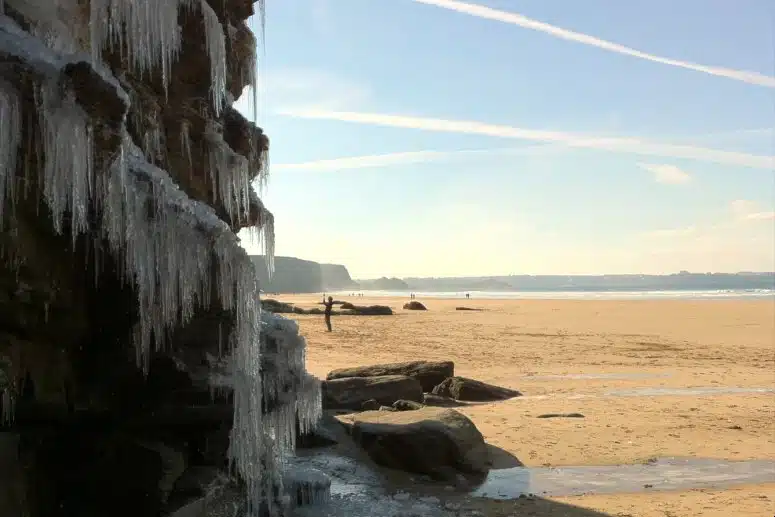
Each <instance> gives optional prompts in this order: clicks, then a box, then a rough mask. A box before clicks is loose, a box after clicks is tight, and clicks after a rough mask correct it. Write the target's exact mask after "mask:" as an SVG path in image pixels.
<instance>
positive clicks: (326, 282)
mask: <svg viewBox="0 0 775 517" xmlns="http://www.w3.org/2000/svg"><path fill="white" fill-rule="evenodd" d="M250 258H251V260H252V261H253V263H254V264H255V265H256V270H257V272H258V277H259V279H260V282H261V289H263V290H264V291H265V292H269V293H320V292H324V291H335V290H340V289H341V290H346V289H357V288H358V283H357V282H355V281H354V280H353V279H352V278H350V273H349V272H348V271H347V268H346V267H344V266H342V265H339V264H320V263H318V262H314V261H312V260H302V259H298V258H295V257H275V259H274V274H272V276H271V277H270V276H269V274H268V267H267V263H266V259H265V257H264V256H261V255H252V256H251V257H250Z"/></svg>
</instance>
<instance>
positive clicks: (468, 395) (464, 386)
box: [433, 377, 522, 402]
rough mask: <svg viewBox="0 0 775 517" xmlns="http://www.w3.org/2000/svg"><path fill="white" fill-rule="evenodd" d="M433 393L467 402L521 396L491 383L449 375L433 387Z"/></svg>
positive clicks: (514, 391) (490, 400) (491, 400)
mask: <svg viewBox="0 0 775 517" xmlns="http://www.w3.org/2000/svg"><path fill="white" fill-rule="evenodd" d="M433 395H438V396H442V397H449V398H452V399H456V400H464V401H468V402H493V401H497V400H507V399H511V398H514V397H520V396H522V394H521V393H520V392H518V391H516V390H512V389H508V388H501V387H500V386H493V385H492V384H487V383H484V382H481V381H476V380H474V379H467V378H465V377H450V378H449V379H446V380H444V381H443V382H442V383H441V384H439V385H438V386H436V387H435V388H433Z"/></svg>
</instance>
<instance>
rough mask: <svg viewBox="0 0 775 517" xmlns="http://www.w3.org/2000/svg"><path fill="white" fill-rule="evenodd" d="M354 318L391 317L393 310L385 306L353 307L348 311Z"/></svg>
mask: <svg viewBox="0 0 775 517" xmlns="http://www.w3.org/2000/svg"><path fill="white" fill-rule="evenodd" d="M350 310H351V311H353V314H355V315H356V316H392V314H393V309H391V308H390V307H388V306H387V305H353V307H352V308H351V309H350Z"/></svg>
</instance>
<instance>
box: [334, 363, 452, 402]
mask: <svg viewBox="0 0 775 517" xmlns="http://www.w3.org/2000/svg"><path fill="white" fill-rule="evenodd" d="M383 375H404V376H406V377H411V378H413V379H417V381H418V382H419V383H420V385H421V386H422V390H423V391H426V392H428V391H431V390H432V389H433V388H434V387H435V386H437V385H438V384H441V383H442V382H443V381H444V380H445V379H447V378H449V377H453V376H454V375H455V363H453V362H452V361H410V362H406V363H389V364H375V365H372V366H358V367H355V368H341V369H339V370H333V371H331V372H330V373H329V374H328V376H326V380H332V379H341V378H344V377H380V376H383ZM411 400H414V399H411ZM421 401H422V400H418V402H421Z"/></svg>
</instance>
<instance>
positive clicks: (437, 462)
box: [340, 408, 489, 480]
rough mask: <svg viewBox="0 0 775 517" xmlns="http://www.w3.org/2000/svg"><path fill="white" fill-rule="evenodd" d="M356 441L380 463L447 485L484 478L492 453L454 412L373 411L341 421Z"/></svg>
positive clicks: (350, 416) (469, 424)
mask: <svg viewBox="0 0 775 517" xmlns="http://www.w3.org/2000/svg"><path fill="white" fill-rule="evenodd" d="M340 420H341V421H342V423H343V424H344V425H345V426H347V428H348V429H349V431H350V434H351V435H352V437H353V439H354V440H355V441H356V442H357V443H358V444H360V446H361V447H362V448H363V449H364V450H365V451H366V452H367V453H368V454H369V456H370V457H371V458H372V459H373V460H374V461H375V462H376V463H378V464H380V465H383V466H385V467H388V468H393V469H397V470H403V471H407V472H416V473H418V474H426V475H429V476H432V477H434V478H436V479H443V480H449V479H450V477H454V475H455V473H456V472H463V473H470V474H482V473H485V472H487V470H488V462H489V452H488V449H487V446H486V444H485V442H484V438H483V437H482V434H481V433H480V432H479V430H478V429H477V428H476V426H475V425H474V424H473V422H471V421H470V420H469V419H468V418H466V417H465V416H464V415H462V414H460V413H458V412H457V411H455V410H452V409H439V408H423V409H418V410H416V411H403V412H400V411H399V412H389V411H372V412H367V413H359V414H356V415H347V416H344V417H340Z"/></svg>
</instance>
